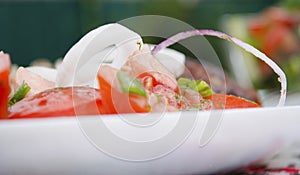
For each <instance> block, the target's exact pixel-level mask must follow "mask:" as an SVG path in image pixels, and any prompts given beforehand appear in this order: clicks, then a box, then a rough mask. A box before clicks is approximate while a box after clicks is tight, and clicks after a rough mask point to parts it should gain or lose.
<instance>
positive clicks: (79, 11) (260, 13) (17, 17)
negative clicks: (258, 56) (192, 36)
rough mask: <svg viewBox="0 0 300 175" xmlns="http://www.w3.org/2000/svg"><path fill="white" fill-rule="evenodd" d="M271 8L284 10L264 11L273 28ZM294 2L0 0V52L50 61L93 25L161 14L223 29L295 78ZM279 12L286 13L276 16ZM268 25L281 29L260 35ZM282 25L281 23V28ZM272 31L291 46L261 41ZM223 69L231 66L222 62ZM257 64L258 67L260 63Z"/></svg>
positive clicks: (218, 44)
mask: <svg viewBox="0 0 300 175" xmlns="http://www.w3.org/2000/svg"><path fill="white" fill-rule="evenodd" d="M275 6H276V7H279V8H282V9H284V10H282V11H283V12H281V11H279V12H278V11H277V12H276V10H275V12H273V13H272V12H271V13H269V12H268V13H269V16H271V18H272V16H274V14H275V16H276V14H278V13H279V15H278V16H279V17H278V18H280V19H279V21H280V20H282V21H284V22H283V23H282V24H281V23H280V22H279V23H280V24H278V25H275V27H274V25H273V23H276V22H272V20H273V21H278V20H277V18H276V17H274V18H273V19H271V18H270V19H268V18H269V17H265V16H268V15H265V13H267V12H266V11H268V10H269V9H270V8H272V7H275ZM299 6H300V0H152V1H150V0H111V1H109V0H0V36H1V37H0V50H3V51H5V52H7V53H9V54H10V55H11V58H12V62H13V63H16V64H18V65H22V66H27V65H29V64H30V63H31V62H32V61H33V60H35V59H38V58H47V59H49V60H50V61H54V60H56V59H57V58H61V57H63V56H64V55H65V53H66V52H67V51H68V50H69V49H70V47H71V46H72V45H73V44H75V43H76V42H77V41H78V40H79V39H80V38H81V37H82V36H83V35H84V34H85V33H87V32H88V31H90V30H91V29H94V28H96V27H97V26H100V25H103V24H106V23H110V22H116V21H119V20H122V19H125V18H128V17H132V16H137V15H165V16H170V17H174V18H177V19H179V20H182V21H184V22H186V23H188V24H190V25H192V26H193V27H195V28H207V29H215V30H221V31H225V32H227V33H229V34H231V35H234V36H238V37H240V38H241V39H244V40H246V41H247V42H250V43H251V44H253V45H255V46H256V47H258V48H259V49H261V50H263V51H266V52H267V54H268V55H269V56H274V57H275V58H276V59H275V60H276V61H278V62H279V63H280V64H282V65H284V67H286V70H287V71H288V72H289V74H291V75H290V76H291V78H292V79H294V80H293V82H296V81H298V80H299V76H300V71H299V70H300V63H299V62H300V61H299V60H300V59H299V58H300V57H299V56H298V55H300V54H299V53H298V52H299V49H298V44H299V39H298V38H299V31H300V28H299V25H298V24H299V18H298V17H297V16H298V15H296V14H295V13H294V11H298V10H299ZM290 12H291V13H290ZM282 13H287V14H284V15H285V16H284V15H283V17H282ZM237 16H238V18H237ZM250 17H251V18H250ZM294 17H295V19H294ZM282 18H284V19H282ZM255 20H256V21H255ZM264 20H265V21H264ZM271 24H272V27H271V28H276V29H278V26H280V27H281V28H280V29H278V30H277V31H271V33H269V34H268V36H269V38H264V36H265V35H266V34H267V33H268V32H269V31H268V27H269V26H270V25H271ZM285 24H286V26H287V27H282V26H284V25H285ZM276 35H278V36H279V35H280V36H281V38H286V36H287V35H288V37H289V38H292V39H289V41H286V42H287V43H289V42H290V41H292V44H290V45H289V44H287V45H285V46H278V43H282V40H280V39H277V40H276V41H270V42H271V43H272V42H273V43H272V44H271V46H269V45H268V44H266V43H269V40H272V38H273V37H272V36H276ZM208 40H209V41H210V42H211V43H212V45H213V46H214V48H215V50H216V52H217V54H218V55H219V57H220V58H222V60H221V61H222V62H226V60H227V59H228V57H229V55H230V54H229V53H228V50H230V49H228V48H227V47H224V43H223V42H222V41H220V40H219V39H214V38H208ZM273 40H274V39H273ZM274 42H275V44H274ZM262 43H263V44H262ZM290 47H293V48H292V49H291V48H290ZM285 49H286V50H285ZM283 57H284V58H285V59H282V58H283ZM287 57H288V58H290V57H291V59H286V58H287ZM224 60H225V61H224ZM286 60H293V62H292V63H290V62H289V61H286ZM295 65H298V66H299V67H297V66H295ZM224 67H225V69H232V68H230V65H228V64H224ZM259 67H261V68H262V69H264V65H260V66H259ZM268 72H269V71H268V70H267V69H266V71H264V70H263V71H262V73H263V76H264V78H263V79H257V80H255V78H254V81H255V82H254V84H255V86H256V87H259V88H264V87H265V86H268V84H267V83H262V82H263V81H264V80H269V79H271V81H270V83H269V85H270V86H273V84H274V83H272V81H273V77H272V75H270V74H269V73H268ZM233 74H234V73H233ZM270 77H271V78H270ZM299 82H300V81H299ZM294 84H296V85H293V86H294V87H293V88H294V89H295V88H296V89H297V88H299V89H300V86H299V84H300V83H294Z"/></svg>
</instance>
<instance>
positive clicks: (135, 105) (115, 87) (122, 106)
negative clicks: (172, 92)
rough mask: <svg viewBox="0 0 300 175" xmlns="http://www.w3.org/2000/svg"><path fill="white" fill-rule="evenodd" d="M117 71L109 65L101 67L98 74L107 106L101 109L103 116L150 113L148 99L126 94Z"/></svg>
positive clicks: (101, 91)
mask: <svg viewBox="0 0 300 175" xmlns="http://www.w3.org/2000/svg"><path fill="white" fill-rule="evenodd" d="M117 72H118V70H117V69H114V68H112V67H110V66H108V65H104V66H101V67H100V69H99V72H98V81H99V85H100V93H101V96H102V99H103V101H104V102H105V105H103V107H102V108H101V109H100V112H101V113H103V114H117V113H119V114H120V113H136V112H137V113H140V112H149V111H150V106H149V104H148V99H147V97H144V96H140V95H136V94H132V93H124V92H122V91H121V88H120V84H119V82H118V79H117V77H116V76H117Z"/></svg>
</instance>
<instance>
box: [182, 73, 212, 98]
mask: <svg viewBox="0 0 300 175" xmlns="http://www.w3.org/2000/svg"><path fill="white" fill-rule="evenodd" d="M178 85H179V88H180V89H186V88H188V89H191V90H194V91H196V92H198V93H199V94H200V95H201V96H202V97H204V98H206V97H209V96H211V95H212V94H213V93H214V91H213V90H212V89H211V88H210V86H209V85H208V84H207V83H206V82H205V81H202V80H190V79H187V78H179V79H178Z"/></svg>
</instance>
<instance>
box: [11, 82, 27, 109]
mask: <svg viewBox="0 0 300 175" xmlns="http://www.w3.org/2000/svg"><path fill="white" fill-rule="evenodd" d="M30 89H31V88H30V87H29V86H28V84H27V83H25V82H23V83H22V85H21V86H20V87H19V88H18V89H17V91H16V92H15V94H14V95H13V97H12V98H11V99H10V100H9V102H8V104H9V106H12V105H14V104H15V103H17V102H18V101H20V100H22V99H23V98H24V97H25V96H26V94H27V93H28V92H29V91H30Z"/></svg>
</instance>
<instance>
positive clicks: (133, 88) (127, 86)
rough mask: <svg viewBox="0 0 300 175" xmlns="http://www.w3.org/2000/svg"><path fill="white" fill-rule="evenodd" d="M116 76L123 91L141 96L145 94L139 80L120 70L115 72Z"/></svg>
mask: <svg viewBox="0 0 300 175" xmlns="http://www.w3.org/2000/svg"><path fill="white" fill-rule="evenodd" d="M117 77H118V80H119V82H120V85H121V89H122V91H123V92H125V93H132V94H137V95H140V96H143V97H146V96H147V93H146V91H145V89H144V87H143V85H142V83H141V82H140V81H139V80H137V79H135V78H134V77H132V76H130V75H128V74H126V73H124V72H122V71H119V72H118V73H117Z"/></svg>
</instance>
